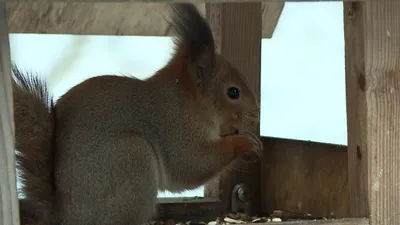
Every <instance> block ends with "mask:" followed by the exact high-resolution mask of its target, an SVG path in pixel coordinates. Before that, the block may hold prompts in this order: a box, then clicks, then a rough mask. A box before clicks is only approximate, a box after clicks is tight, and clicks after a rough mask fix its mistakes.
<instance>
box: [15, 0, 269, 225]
mask: <svg viewBox="0 0 400 225" xmlns="http://www.w3.org/2000/svg"><path fill="white" fill-rule="evenodd" d="M169 6H170V7H169V8H170V9H172V10H171V11H172V20H171V21H172V23H171V24H172V28H173V31H174V33H175V34H176V36H175V51H174V53H173V55H172V57H171V59H170V61H169V62H168V63H167V64H166V66H165V67H163V68H161V69H160V70H158V71H157V72H156V73H155V74H154V75H153V76H151V77H150V78H148V79H144V80H140V79H137V78H135V77H133V76H119V75H118V76H117V75H101V76H96V77H93V78H89V79H87V80H85V81H83V82H81V83H79V84H78V85H76V86H74V87H72V88H71V89H70V90H68V91H67V92H66V93H65V94H64V95H62V96H61V97H60V98H59V99H58V100H57V101H54V99H53V96H52V94H51V92H50V89H49V88H48V86H47V84H46V82H45V81H44V79H41V78H39V77H38V76H37V75H35V74H33V73H27V72H22V71H21V70H20V69H19V68H18V67H17V66H16V65H15V64H13V67H12V74H13V96H14V120H15V129H16V131H15V140H16V142H15V149H16V150H15V152H16V162H17V168H18V170H19V172H20V173H19V179H20V182H21V184H22V188H21V190H20V193H22V194H23V195H24V196H25V197H24V198H20V200H19V205H20V220H21V224H22V225H28V224H30V225H39V224H40V225H61V224H62V225H87V224H96V225H108V224H113V225H120V224H121V225H122V224H124V225H126V224H135V225H139V224H145V223H146V222H148V221H149V220H150V219H151V218H152V217H153V216H154V214H155V213H156V201H157V192H158V191H164V190H168V191H170V192H176V193H178V192H181V191H184V190H188V189H194V188H197V187H199V186H201V185H203V184H204V183H206V182H207V181H209V180H211V179H212V178H214V177H216V176H217V175H219V174H221V173H222V172H223V171H226V169H227V168H229V167H230V166H232V165H233V164H234V163H235V162H237V161H238V160H243V159H245V158H246V157H248V156H255V157H258V158H259V157H260V156H261V154H262V149H263V146H262V143H261V141H260V139H259V138H258V137H257V136H256V135H254V134H252V133H251V132H249V131H248V129H247V128H248V127H249V126H250V125H249V124H251V123H258V122H259V109H260V106H259V102H258V100H257V98H256V96H255V93H254V92H253V91H252V90H251V88H250V87H249V85H248V84H247V83H246V81H245V78H244V76H243V74H242V73H241V72H240V71H239V70H238V69H236V68H235V67H234V66H233V65H232V63H230V62H229V61H228V60H227V59H225V58H224V57H223V56H221V55H220V54H218V53H217V52H216V49H215V43H214V38H213V35H212V31H211V28H210V25H209V23H208V22H207V21H206V19H205V18H203V16H202V15H201V14H200V12H199V11H198V10H197V8H196V7H195V6H194V5H192V4H189V3H176V4H170V5H169Z"/></svg>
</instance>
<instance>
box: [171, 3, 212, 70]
mask: <svg viewBox="0 0 400 225" xmlns="http://www.w3.org/2000/svg"><path fill="white" fill-rule="evenodd" d="M170 7H171V9H172V12H173V15H172V31H173V32H174V33H175V34H176V38H175V44H176V54H178V55H180V56H182V57H184V58H185V60H187V63H188V64H189V66H190V67H202V68H207V67H210V66H212V64H213V63H214V60H215V46H214V38H213V35H212V31H211V28H210V25H209V23H208V22H207V21H206V19H205V18H204V17H203V16H202V15H201V14H200V12H199V11H198V10H197V8H196V7H195V6H194V5H193V4H189V3H176V4H171V5H170Z"/></svg>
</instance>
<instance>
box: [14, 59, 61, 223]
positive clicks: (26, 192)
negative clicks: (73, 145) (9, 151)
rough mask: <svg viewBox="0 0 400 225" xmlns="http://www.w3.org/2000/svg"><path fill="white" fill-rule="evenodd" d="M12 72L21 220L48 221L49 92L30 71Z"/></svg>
mask: <svg viewBox="0 0 400 225" xmlns="http://www.w3.org/2000/svg"><path fill="white" fill-rule="evenodd" d="M12 72H13V78H14V79H13V80H14V83H13V94H14V121H15V149H16V160H17V170H18V175H19V181H20V183H21V189H20V192H19V194H22V195H23V196H20V198H23V199H20V201H19V203H20V217H21V224H22V225H27V224H49V223H51V222H50V221H51V211H52V208H53V207H54V204H53V202H54V193H55V188H54V179H53V150H54V144H53V141H54V136H53V135H54V130H55V122H54V118H53V114H54V108H53V101H52V96H51V95H50V94H49V91H48V88H47V85H46V83H45V82H44V81H43V80H41V79H40V78H39V77H37V76H34V75H33V74H28V73H26V74H23V73H22V72H21V71H20V70H19V69H18V68H17V67H16V66H15V65H14V66H13V68H12Z"/></svg>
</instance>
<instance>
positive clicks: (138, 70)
mask: <svg viewBox="0 0 400 225" xmlns="http://www.w3.org/2000/svg"><path fill="white" fill-rule="evenodd" d="M10 44H11V55H12V56H11V57H12V60H13V61H14V62H15V63H17V64H18V66H19V67H21V68H22V69H24V70H30V71H33V72H37V73H39V74H41V75H42V76H46V77H47V79H48V82H49V84H50V86H51V88H52V91H53V93H54V94H55V97H56V98H58V97H59V96H60V95H62V94H63V93H64V92H65V91H67V90H68V89H69V88H71V87H72V86H74V85H76V84H78V83H79V82H81V81H83V80H85V79H87V78H89V77H92V76H96V75H104V74H115V73H117V74H132V75H134V76H136V77H139V78H146V77H148V76H150V75H152V74H153V73H154V72H155V71H157V70H158V69H160V68H161V67H162V66H164V65H165V64H166V63H167V61H168V59H169V57H170V55H171V53H172V50H173V49H172V39H171V38H170V37H139V36H118V37H117V36H87V35H47V34H10ZM261 73H262V74H261V82H262V83H261V85H262V89H261V108H262V109H261V135H262V136H270V137H278V138H288V139H297V140H306V141H315V142H323V143H332V144H341V145H347V131H346V105H345V71H344V36H343V5H342V3H341V2H318V3H316V2H313V3H311V2H310V3H286V5H285V8H284V10H283V12H282V15H281V17H280V20H279V22H278V25H277V27H276V29H275V33H274V36H273V38H272V39H263V40H262V69H261ZM177 196H187V197H189V196H203V188H202V187H201V188H198V189H196V190H191V191H186V192H184V193H181V194H172V193H169V192H162V193H161V192H160V193H159V197H177Z"/></svg>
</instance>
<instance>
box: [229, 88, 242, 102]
mask: <svg viewBox="0 0 400 225" xmlns="http://www.w3.org/2000/svg"><path fill="white" fill-rule="evenodd" d="M228 96H229V98H231V99H238V98H239V97H240V91H239V88H237V87H230V88H228Z"/></svg>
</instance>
